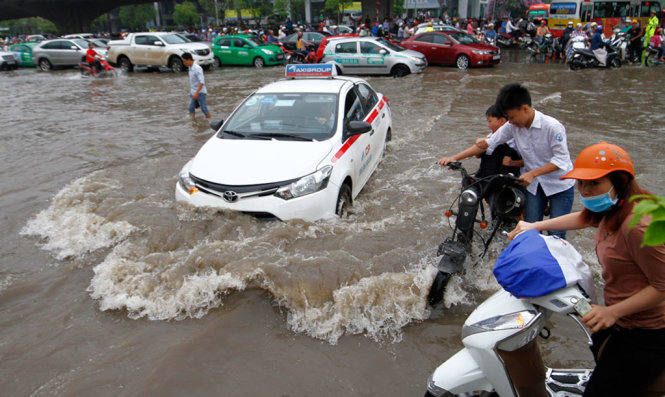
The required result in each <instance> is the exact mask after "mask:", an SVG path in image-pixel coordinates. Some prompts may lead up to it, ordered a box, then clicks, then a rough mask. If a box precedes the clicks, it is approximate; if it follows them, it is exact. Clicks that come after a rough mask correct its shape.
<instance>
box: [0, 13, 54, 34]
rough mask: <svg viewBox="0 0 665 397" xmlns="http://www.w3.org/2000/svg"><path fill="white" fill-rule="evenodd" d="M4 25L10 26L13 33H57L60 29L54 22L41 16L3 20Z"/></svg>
mask: <svg viewBox="0 0 665 397" xmlns="http://www.w3.org/2000/svg"><path fill="white" fill-rule="evenodd" d="M2 25H3V26H5V27H8V28H9V33H10V34H11V35H19V34H24V35H28V34H41V33H55V32H57V31H58V28H56V26H55V24H54V23H53V22H51V21H49V20H48V19H44V18H41V17H31V18H21V19H11V20H8V21H3V22H2Z"/></svg>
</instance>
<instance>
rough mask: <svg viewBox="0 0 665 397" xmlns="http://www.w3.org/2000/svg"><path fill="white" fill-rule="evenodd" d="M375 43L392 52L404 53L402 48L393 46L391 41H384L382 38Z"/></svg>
mask: <svg viewBox="0 0 665 397" xmlns="http://www.w3.org/2000/svg"><path fill="white" fill-rule="evenodd" d="M376 41H378V42H379V43H381V44H383V45H384V46H386V47H388V48H390V49H391V50H393V51H404V48H403V47H400V46H398V45H397V44H394V43H393V42H392V41H389V40H386V39H384V38H380V39H376Z"/></svg>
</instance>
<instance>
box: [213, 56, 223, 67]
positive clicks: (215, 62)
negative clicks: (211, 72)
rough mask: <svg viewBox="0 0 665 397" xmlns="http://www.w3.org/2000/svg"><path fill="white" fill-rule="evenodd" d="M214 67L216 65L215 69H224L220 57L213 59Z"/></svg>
mask: <svg viewBox="0 0 665 397" xmlns="http://www.w3.org/2000/svg"><path fill="white" fill-rule="evenodd" d="M212 59H213V62H212V63H213V65H215V68H221V67H222V60H221V59H219V57H213V58H212Z"/></svg>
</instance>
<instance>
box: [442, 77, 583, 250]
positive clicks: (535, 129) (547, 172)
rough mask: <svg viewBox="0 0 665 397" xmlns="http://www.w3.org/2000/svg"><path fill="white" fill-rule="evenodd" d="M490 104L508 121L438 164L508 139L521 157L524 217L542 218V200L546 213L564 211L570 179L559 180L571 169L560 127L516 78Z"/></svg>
mask: <svg viewBox="0 0 665 397" xmlns="http://www.w3.org/2000/svg"><path fill="white" fill-rule="evenodd" d="M496 106H497V108H498V110H499V112H501V113H502V114H505V115H506V118H507V119H508V123H506V124H504V125H503V126H502V127H501V128H499V129H498V130H497V131H496V132H495V133H494V134H492V136H490V137H488V138H479V139H477V140H476V143H475V145H473V146H471V147H470V148H468V149H466V150H464V151H462V152H460V153H458V154H456V155H454V156H452V157H444V158H442V159H441V160H439V162H438V163H439V164H440V165H442V166H444V165H446V164H448V163H450V162H453V161H459V160H461V159H463V158H467V157H471V156H474V155H477V154H480V153H482V152H485V151H486V152H487V154H492V151H493V150H494V149H495V148H496V147H497V146H499V145H500V144H502V143H506V142H508V141H510V140H511V139H514V140H515V144H516V146H517V151H518V152H519V153H520V155H521V156H522V159H523V160H524V167H523V168H522V174H521V175H520V180H521V182H522V186H524V187H525V188H526V189H525V190H526V192H525V194H526V198H527V200H526V208H525V210H524V220H525V221H526V222H537V221H540V220H542V219H543V216H544V214H545V209H546V208H547V205H548V204H549V209H550V218H556V217H558V216H561V215H565V214H569V213H570V211H571V209H572V207H573V199H574V197H575V182H574V181H573V180H568V179H564V180H560V179H559V178H560V177H561V176H563V175H564V174H566V173H567V172H568V171H570V170H572V169H573V163H572V161H571V160H570V153H569V152H568V141H567V139H566V129H565V128H564V126H563V125H562V124H561V123H560V122H559V121H557V120H556V119H555V118H553V117H550V116H546V115H544V114H542V113H541V112H539V111H537V110H535V109H534V108H532V107H531V95H530V94H529V91H528V90H527V89H526V87H523V86H522V85H520V84H518V83H513V84H508V85H506V86H504V87H503V88H502V89H501V91H499V95H498V96H497V99H496ZM549 234H550V235H557V236H559V237H561V238H565V237H566V233H565V231H564V232H561V231H549Z"/></svg>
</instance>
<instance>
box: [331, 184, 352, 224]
mask: <svg viewBox="0 0 665 397" xmlns="http://www.w3.org/2000/svg"><path fill="white" fill-rule="evenodd" d="M350 208H351V188H350V187H349V185H346V184H344V185H342V188H341V189H339V196H337V205H336V206H335V214H337V216H339V217H340V218H348V216H349V209H350Z"/></svg>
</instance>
